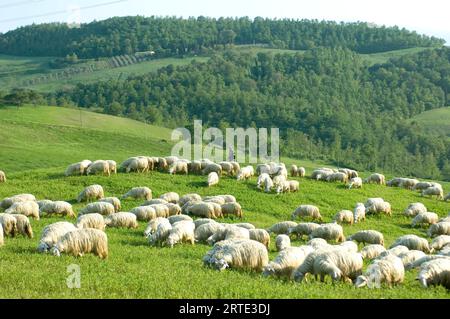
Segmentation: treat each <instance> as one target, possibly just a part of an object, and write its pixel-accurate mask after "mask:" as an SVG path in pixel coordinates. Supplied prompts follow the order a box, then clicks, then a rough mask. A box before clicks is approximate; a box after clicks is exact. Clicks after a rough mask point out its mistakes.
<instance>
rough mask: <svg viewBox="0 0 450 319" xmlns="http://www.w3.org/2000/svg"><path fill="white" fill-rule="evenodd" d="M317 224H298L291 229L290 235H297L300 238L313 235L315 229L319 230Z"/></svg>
mask: <svg viewBox="0 0 450 319" xmlns="http://www.w3.org/2000/svg"><path fill="white" fill-rule="evenodd" d="M319 227H320V225H319V224H316V223H298V224H297V226H295V227H292V228H289V235H295V236H296V237H297V239H298V238H302V237H303V236H305V235H306V236H308V237H309V235H311V233H312V232H313V230H314V229H316V228H319Z"/></svg>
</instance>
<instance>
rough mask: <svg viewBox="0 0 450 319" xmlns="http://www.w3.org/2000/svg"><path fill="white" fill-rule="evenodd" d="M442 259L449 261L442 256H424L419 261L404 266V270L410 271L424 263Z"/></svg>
mask: <svg viewBox="0 0 450 319" xmlns="http://www.w3.org/2000/svg"><path fill="white" fill-rule="evenodd" d="M442 258H444V259H445V258H447V259H449V260H450V258H449V257H447V256H442V255H425V256H423V257H421V258H419V259H416V260H414V261H413V262H410V263H408V264H406V265H405V270H411V269H415V268H418V267H420V266H421V265H423V264H424V263H426V262H428V261H431V260H436V259H442Z"/></svg>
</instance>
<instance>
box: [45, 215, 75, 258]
mask: <svg viewBox="0 0 450 319" xmlns="http://www.w3.org/2000/svg"><path fill="white" fill-rule="evenodd" d="M76 229H77V228H76V227H75V225H74V224H72V223H69V222H57V223H54V224H50V225H47V226H46V227H45V228H44V229H43V230H42V234H41V238H40V239H39V245H38V248H37V249H38V251H39V252H41V253H44V252H47V251H49V250H50V248H52V247H53V246H54V245H55V244H56V243H57V242H58V241H59V239H60V238H61V237H63V236H64V235H65V234H67V233H68V232H71V231H74V230H76Z"/></svg>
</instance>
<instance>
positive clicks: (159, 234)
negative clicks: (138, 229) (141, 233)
mask: <svg viewBox="0 0 450 319" xmlns="http://www.w3.org/2000/svg"><path fill="white" fill-rule="evenodd" d="M171 229H172V225H171V224H170V223H166V222H162V223H159V224H158V226H157V227H156V231H155V232H154V233H153V234H151V235H150V236H148V242H149V244H150V245H157V244H159V245H162V244H163V243H164V242H165V241H166V239H167V237H168V236H169V233H170V230H171Z"/></svg>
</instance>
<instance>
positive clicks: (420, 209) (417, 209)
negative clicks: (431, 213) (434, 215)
mask: <svg viewBox="0 0 450 319" xmlns="http://www.w3.org/2000/svg"><path fill="white" fill-rule="evenodd" d="M427 211H428V210H427V208H426V207H425V205H424V204H422V203H411V204H409V205H408V207H406V209H405V210H404V211H403V214H404V215H405V216H409V217H414V216H416V215H417V214H419V213H426V212H427Z"/></svg>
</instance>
